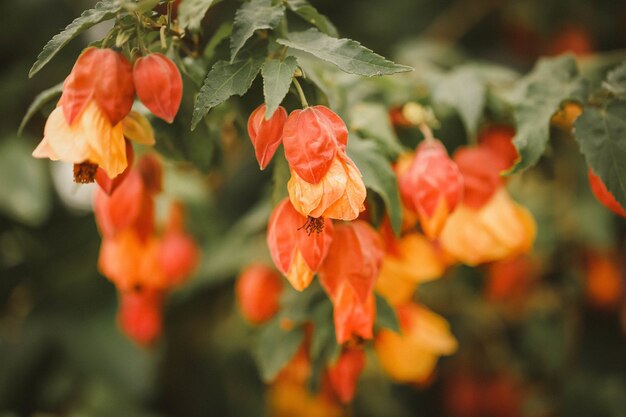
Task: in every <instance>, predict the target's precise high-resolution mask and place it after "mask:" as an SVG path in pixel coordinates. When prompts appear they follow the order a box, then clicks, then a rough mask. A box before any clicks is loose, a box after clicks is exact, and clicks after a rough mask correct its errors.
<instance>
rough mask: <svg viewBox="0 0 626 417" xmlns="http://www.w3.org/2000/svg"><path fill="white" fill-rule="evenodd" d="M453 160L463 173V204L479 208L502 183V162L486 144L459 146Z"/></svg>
mask: <svg viewBox="0 0 626 417" xmlns="http://www.w3.org/2000/svg"><path fill="white" fill-rule="evenodd" d="M454 161H455V162H456V164H457V166H458V167H459V170H460V171H461V174H463V180H464V192H463V205H465V206H468V207H471V208H473V209H480V208H481V207H482V206H484V205H485V204H487V202H489V200H490V199H491V198H492V197H493V195H494V194H495V193H496V192H497V191H498V190H499V189H500V188H501V187H502V186H503V185H504V178H503V177H502V176H501V175H500V172H501V171H502V169H504V168H503V162H502V160H500V159H498V158H497V157H496V156H495V154H494V152H493V151H492V150H490V149H489V148H487V147H486V146H477V147H463V148H460V149H459V150H457V151H456V152H455V153H454Z"/></svg>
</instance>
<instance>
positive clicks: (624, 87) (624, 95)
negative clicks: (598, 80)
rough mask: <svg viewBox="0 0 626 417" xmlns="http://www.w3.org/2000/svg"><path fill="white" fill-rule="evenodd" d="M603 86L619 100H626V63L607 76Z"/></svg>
mask: <svg viewBox="0 0 626 417" xmlns="http://www.w3.org/2000/svg"><path fill="white" fill-rule="evenodd" d="M603 86H604V88H606V89H607V90H609V91H610V92H611V93H612V94H614V95H615V96H616V97H617V98H620V99H622V100H625V99H626V62H624V63H623V64H622V65H620V66H618V67H617V68H615V69H613V70H612V71H610V72H609V73H608V74H607V76H606V81H605V82H604V83H603Z"/></svg>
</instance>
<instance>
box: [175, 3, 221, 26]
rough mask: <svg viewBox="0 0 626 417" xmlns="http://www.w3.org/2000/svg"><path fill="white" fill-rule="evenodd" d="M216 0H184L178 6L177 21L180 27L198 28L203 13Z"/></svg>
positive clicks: (204, 13)
mask: <svg viewBox="0 0 626 417" xmlns="http://www.w3.org/2000/svg"><path fill="white" fill-rule="evenodd" d="M214 3H217V1H214V0H184V1H182V2H181V3H180V6H179V7H178V21H179V23H180V27H181V28H183V29H189V30H192V31H197V30H199V29H200V24H201V23H202V19H204V15H206V12H207V11H208V10H209V8H210V7H211V6H212V5H213V4H214Z"/></svg>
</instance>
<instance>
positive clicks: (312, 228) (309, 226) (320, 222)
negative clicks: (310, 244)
mask: <svg viewBox="0 0 626 417" xmlns="http://www.w3.org/2000/svg"><path fill="white" fill-rule="evenodd" d="M301 229H304V231H305V232H306V234H307V235H308V236H311V234H312V233H313V232H315V233H318V234H319V233H322V231H323V230H324V218H323V217H317V218H316V217H311V216H307V219H306V223H304V224H303V225H302V226H300V227H299V228H298V230H301Z"/></svg>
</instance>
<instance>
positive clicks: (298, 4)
mask: <svg viewBox="0 0 626 417" xmlns="http://www.w3.org/2000/svg"><path fill="white" fill-rule="evenodd" d="M287 7H289V10H291V11H293V12H294V13H295V14H297V15H298V16H300V17H301V18H303V19H304V20H306V21H307V22H309V23H310V24H312V25H314V26H315V27H317V28H318V29H319V30H321V31H322V32H324V33H325V34H327V35H330V36H333V37H337V29H336V28H335V26H334V25H333V24H332V23H331V22H330V20H328V18H327V17H326V16H324V15H323V14H321V13H320V12H318V11H317V9H316V8H315V7H313V6H312V5H311V3H309V2H308V1H306V0H287Z"/></svg>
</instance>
